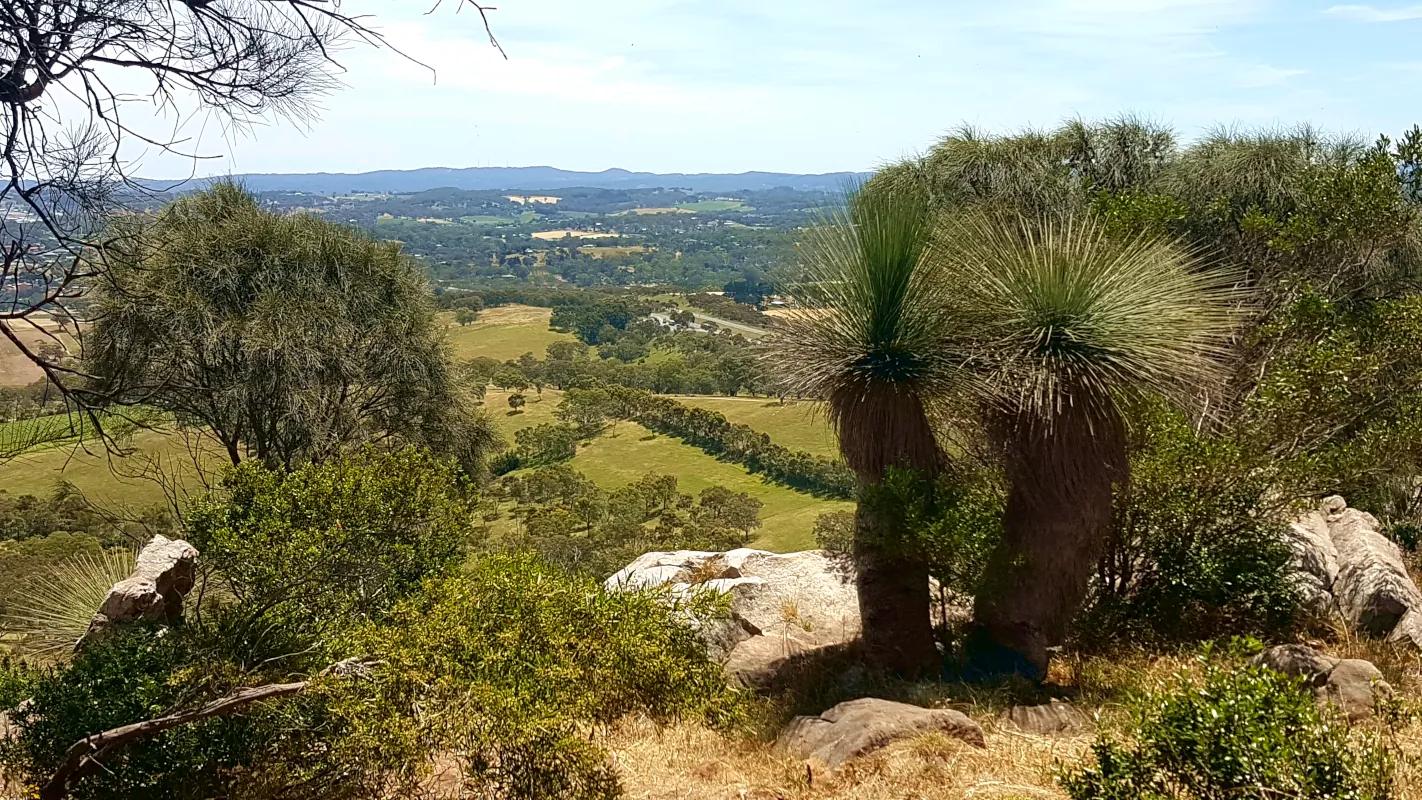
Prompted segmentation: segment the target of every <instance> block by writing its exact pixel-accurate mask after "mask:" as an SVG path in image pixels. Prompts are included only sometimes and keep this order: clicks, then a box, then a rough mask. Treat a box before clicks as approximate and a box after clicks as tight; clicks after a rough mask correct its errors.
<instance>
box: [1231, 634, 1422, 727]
mask: <svg viewBox="0 0 1422 800" xmlns="http://www.w3.org/2000/svg"><path fill="white" fill-rule="evenodd" d="M1254 664H1255V666H1260V667H1268V668H1269V669H1273V670H1277V671H1279V672H1282V673H1284V674H1286V675H1294V676H1299V677H1302V678H1304V681H1305V683H1306V684H1307V685H1308V686H1309V687H1311V689H1312V691H1313V695H1314V697H1315V698H1316V699H1317V700H1318V702H1319V703H1326V704H1331V705H1333V706H1336V707H1337V708H1338V709H1339V710H1341V711H1342V712H1343V713H1344V714H1345V715H1347V717H1348V719H1349V721H1351V722H1357V721H1358V720H1361V719H1366V718H1368V717H1370V716H1372V714H1373V711H1374V709H1375V708H1376V707H1377V703H1378V701H1379V700H1385V699H1387V698H1389V697H1392V696H1393V694H1394V692H1393V688H1392V686H1391V685H1389V684H1388V682H1387V681H1386V680H1384V679H1383V675H1382V673H1381V672H1379V671H1378V668H1377V667H1376V666H1374V665H1373V663H1372V662H1371V661H1363V660H1362V659H1357V658H1346V659H1337V658H1333V657H1331V656H1327V655H1324V654H1323V653H1320V652H1319V651H1317V650H1315V649H1313V648H1312V647H1308V646H1307V645H1301V644H1286V645H1279V646H1278V647H1271V648H1269V649H1268V650H1265V651H1264V652H1263V653H1260V654H1259V655H1257V656H1255V657H1254Z"/></svg>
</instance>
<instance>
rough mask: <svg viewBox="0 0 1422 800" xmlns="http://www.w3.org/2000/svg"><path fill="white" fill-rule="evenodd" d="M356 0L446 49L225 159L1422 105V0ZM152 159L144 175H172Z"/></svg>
mask: <svg viewBox="0 0 1422 800" xmlns="http://www.w3.org/2000/svg"><path fill="white" fill-rule="evenodd" d="M452 3H453V0H445V8H443V9H440V10H437V11H435V12H434V13H433V14H431V15H428V16H426V15H425V14H424V13H423V12H424V11H425V10H426V8H427V7H428V5H429V3H427V2H425V0H346V2H345V4H344V6H343V7H344V8H345V9H346V10H347V11H350V12H355V13H361V12H370V13H373V14H376V15H377V19H378V21H379V25H380V26H381V27H382V28H383V29H384V31H385V32H386V34H387V35H388V36H389V38H390V40H391V41H392V42H393V43H394V44H396V45H398V46H400V47H401V48H403V49H404V50H406V51H407V52H409V53H410V54H411V55H413V56H415V57H416V58H419V59H421V60H423V61H425V62H427V63H428V64H430V65H431V66H433V67H434V68H435V69H436V75H435V76H432V75H431V74H430V73H429V72H428V71H426V70H424V69H423V68H421V67H419V66H417V65H415V64H412V63H409V62H407V61H402V60H401V59H400V58H399V57H397V56H395V55H393V54H391V53H388V52H375V51H370V50H363V49H356V50H352V51H350V52H348V53H346V54H345V56H344V58H343V60H344V61H345V62H346V63H347V65H348V66H349V68H350V71H349V73H348V74H347V75H346V76H345V77H344V80H345V82H346V83H347V88H345V89H344V90H342V91H340V92H338V93H336V94H333V95H331V96H330V97H327V98H326V99H325V100H324V101H323V102H322V105H323V106H324V110H323V112H322V114H321V120H320V121H319V122H317V123H315V124H314V125H313V126H311V127H310V128H309V129H308V130H305V131H302V130H299V129H297V128H294V127H293V126H291V125H289V124H282V125H277V126H271V127H262V128H258V129H257V130H255V131H254V132H253V133H252V134H250V135H247V136H244V137H240V138H235V139H230V140H229V139H224V138H223V137H221V136H217V135H214V134H213V133H212V132H211V130H210V129H209V131H208V133H207V135H206V137H205V139H204V146H203V152H205V153H209V154H213V155H221V156H222V158H221V159H220V160H217V161H209V162H206V163H205V165H204V168H203V169H202V171H203V172H227V171H231V172H307V171H340V172H354V171H364V170H370V169H384V168H396V169H405V168H413V167H421V166H455V167H466V166H506V165H507V166H528V165H551V166H556V167H563V168H568V169H587V170H598V169H604V168H607V167H625V168H628V169H634V170H650V171H658V172H740V171H744V170H775V171H785V172H826V171H834V170H861V169H869V168H873V167H874V166H876V165H878V164H880V163H882V162H884V161H886V160H890V159H894V158H897V157H899V156H902V155H904V154H907V153H911V152H914V151H919V150H922V149H924V148H926V147H928V146H929V145H931V144H932V142H933V141H934V140H935V139H936V138H937V137H938V136H940V135H942V134H943V132H945V131H946V130H948V129H949V128H951V127H954V126H956V125H958V124H960V123H963V122H969V123H973V124H976V125H981V126H984V127H987V128H992V129H1013V128H1020V127H1023V126H1027V125H1051V124H1054V123H1057V122H1059V121H1060V120H1062V119H1064V118H1067V117H1071V116H1077V115H1080V116H1084V117H1098V116H1103V115H1114V114H1118V113H1121V112H1133V113H1136V114H1140V115H1145V116H1148V117H1152V118H1155V119H1158V120H1160V121H1163V122H1166V123H1168V124H1170V125H1171V126H1173V127H1174V128H1175V129H1176V130H1177V131H1178V132H1179V133H1180V134H1181V135H1182V136H1183V137H1185V138H1190V137H1192V136H1194V135H1197V134H1198V133H1199V132H1200V131H1201V130H1203V129H1204V128H1207V127H1209V126H1211V125H1214V124H1217V123H1225V124H1241V125H1247V126H1257V125H1276V124H1292V123H1296V122H1301V121H1309V122H1313V123H1315V124H1317V125H1319V126H1320V127H1323V128H1326V129H1330V130H1335V131H1348V132H1356V133H1362V134H1365V135H1367V136H1369V137H1371V136H1373V135H1374V134H1376V133H1377V132H1380V131H1382V132H1389V133H1397V132H1399V131H1400V130H1402V129H1404V128H1406V127H1409V126H1411V125H1412V124H1413V122H1422V109H1419V108H1418V107H1417V106H1416V100H1415V98H1416V97H1417V92H1416V90H1415V88H1414V85H1415V83H1416V82H1417V80H1418V79H1419V78H1422V56H1418V55H1414V51H1415V50H1416V48H1417V46H1418V42H1419V41H1422V4H1409V3H1406V2H1403V3H1398V2H1379V3H1376V4H1370V5H1339V4H1336V3H1332V2H1314V1H1313V0H996V2H968V1H967V0H939V1H938V2H910V1H909V0H896V1H894V2H882V1H881V2H872V3H863V2H849V0H604V1H603V2H589V0H499V1H498V2H497V5H498V6H499V9H498V10H497V11H496V12H493V13H492V15H491V17H492V20H493V24H494V27H495V31H496V33H497V34H498V35H499V38H500V40H501V42H502V43H503V45H504V48H505V50H506V51H507V52H508V55H509V59H508V60H507V61H504V60H502V59H501V58H499V57H498V55H497V53H495V52H494V51H493V50H491V48H490V47H489V46H488V44H487V39H486V38H485V37H484V34H483V31H482V27H481V26H480V24H479V22H478V17H477V16H476V15H474V14H473V13H471V12H470V11H469V10H467V9H466V10H465V11H464V12H462V13H460V14H455V13H454V12H453V11H452ZM161 165H162V162H160V161H156V160H152V161H145V164H144V169H143V172H144V173H145V174H156V173H160V172H161V173H164V174H172V172H173V170H172V169H162V168H161Z"/></svg>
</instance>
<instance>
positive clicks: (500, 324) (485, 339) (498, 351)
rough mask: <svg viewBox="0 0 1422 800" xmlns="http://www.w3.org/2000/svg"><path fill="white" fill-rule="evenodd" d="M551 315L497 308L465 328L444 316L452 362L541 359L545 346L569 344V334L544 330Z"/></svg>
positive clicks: (544, 310) (520, 308) (542, 310)
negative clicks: (526, 356) (531, 356)
mask: <svg viewBox="0 0 1422 800" xmlns="http://www.w3.org/2000/svg"><path fill="white" fill-rule="evenodd" d="M552 315H553V312H552V310H550V309H547V308H533V307H531V306H499V307H498V308H489V309H485V310H484V311H481V312H479V319H478V320H477V321H475V322H472V323H470V324H468V325H456V324H454V315H453V314H445V315H444V317H445V318H446V319H447V320H448V322H449V323H450V327H449V344H450V346H451V347H452V348H453V350H454V356H455V358H459V359H464V360H467V359H471V358H478V357H480V356H487V357H489V358H496V359H498V360H500V361H507V360H508V359H511V358H518V357H519V356H521V355H523V354H524V353H528V352H532V353H533V354H534V355H535V356H538V357H539V358H543V356H544V351H546V350H547V349H548V345H550V344H553V343H554V342H563V341H572V340H573V336H572V334H568V333H557V332H556V331H550V330H548V319H549V317H551V316H552Z"/></svg>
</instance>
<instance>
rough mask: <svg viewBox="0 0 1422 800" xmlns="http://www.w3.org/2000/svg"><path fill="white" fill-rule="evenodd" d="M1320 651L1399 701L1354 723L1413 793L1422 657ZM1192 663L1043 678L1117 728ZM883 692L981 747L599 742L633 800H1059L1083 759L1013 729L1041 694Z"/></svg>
mask: <svg viewBox="0 0 1422 800" xmlns="http://www.w3.org/2000/svg"><path fill="white" fill-rule="evenodd" d="M1315 644H1318V643H1315ZM1323 649H1325V650H1326V651H1328V652H1329V653H1330V654H1332V655H1335V656H1338V657H1341V658H1364V659H1367V660H1369V661H1372V662H1373V663H1374V664H1376V665H1377V666H1378V668H1379V669H1381V670H1382V671H1383V673H1384V674H1385V675H1386V676H1387V678H1388V680H1389V682H1391V683H1392V684H1393V686H1394V688H1396V689H1398V691H1399V692H1400V694H1401V696H1402V697H1403V698H1404V699H1403V700H1402V702H1401V709H1400V717H1399V718H1398V719H1396V720H1394V721H1393V722H1388V721H1387V720H1384V719H1380V718H1379V719H1374V720H1371V721H1368V722H1365V723H1360V724H1361V725H1363V726H1365V727H1366V728H1367V729H1368V730H1370V731H1373V732H1375V733H1377V734H1378V735H1379V736H1380V737H1381V739H1382V740H1383V741H1384V742H1386V743H1387V744H1388V746H1390V747H1391V748H1392V749H1393V751H1394V754H1395V756H1396V761H1397V766H1398V771H1397V778H1398V783H1397V787H1396V788H1397V794H1396V797H1397V798H1398V800H1422V723H1419V718H1422V654H1419V653H1418V652H1416V651H1415V650H1412V651H1409V650H1407V649H1405V648H1401V647H1394V646H1392V645H1388V644H1385V643H1382V642H1377V641H1371V640H1358V639H1347V640H1341V641H1338V642H1335V643H1329V644H1327V645H1324V647H1323ZM1212 658H1213V659H1214V660H1216V661H1219V660H1222V657H1221V656H1213V657H1212ZM1235 663H1240V664H1242V663H1243V662H1242V659H1241V660H1236V661H1235ZM1201 666H1202V661H1201V657H1200V654H1199V653H1185V652H1182V653H1178V654H1163V655H1150V654H1145V653H1139V652H1137V653H1124V654H1118V655H1113V656H1112V657H1109V658H1103V657H1090V658H1081V657H1071V656H1068V657H1066V658H1064V659H1061V660H1060V661H1059V662H1058V663H1057V664H1055V665H1054V667H1053V672H1052V675H1051V676H1050V677H1051V683H1052V684H1054V685H1055V687H1054V688H1055V690H1056V691H1057V692H1059V693H1061V694H1064V695H1066V696H1068V697H1071V698H1072V699H1073V702H1074V703H1075V705H1076V706H1077V707H1078V708H1079V709H1081V710H1082V711H1084V712H1086V713H1087V714H1088V715H1089V716H1092V717H1093V718H1094V720H1095V725H1096V727H1097V728H1098V729H1100V730H1109V731H1112V732H1114V733H1116V734H1117V735H1119V734H1120V733H1121V729H1122V728H1121V726H1122V725H1123V723H1124V722H1125V721H1126V714H1125V708H1126V706H1125V703H1126V700H1127V699H1128V698H1129V697H1130V696H1131V695H1132V694H1134V693H1136V692H1140V691H1144V690H1148V689H1155V688H1160V687H1163V686H1167V685H1170V684H1172V683H1173V682H1174V681H1175V679H1176V678H1177V676H1179V675H1180V674H1181V673H1182V672H1184V673H1187V674H1188V673H1195V672H1197V671H1198V670H1199V669H1200V667H1201ZM880 689H881V690H882V691H877V692H876V691H871V692H867V694H868V695H871V696H885V697H890V698H892V699H898V700H904V701H909V702H915V703H918V704H920V705H926V706H935V707H944V706H950V705H951V706H952V707H955V708H958V709H960V710H963V711H965V712H966V713H967V714H968V715H969V716H971V717H972V718H973V719H974V720H976V721H977V722H978V723H979V724H981V725H982V726H983V729H984V731H985V733H986V739H987V748H986V749H985V750H979V749H977V748H974V747H972V746H970V745H967V744H965V743H963V742H960V741H958V740H956V739H951V738H948V737H945V736H941V735H937V734H934V735H929V736H924V737H919V738H918V739H914V740H910V741H907V742H901V743H898V744H895V745H892V746H890V747H888V748H885V749H884V750H882V751H879V752H878V753H875V754H873V755H871V756H869V757H868V758H865V759H862V760H860V761H858V762H851V763H850V764H848V765H845V766H844V767H842V768H841V769H840V770H838V771H835V772H828V771H824V770H822V769H817V768H815V767H812V766H809V765H807V764H806V763H805V762H803V761H799V760H797V759H793V758H787V757H785V756H783V755H780V754H778V753H777V752H776V750H775V748H774V746H773V744H772V743H770V742H768V741H764V740H761V739H758V738H754V737H749V736H726V735H722V734H720V733H717V732H715V731H711V730H708V729H706V728H704V727H701V726H698V725H691V724H681V725H676V726H672V727H670V728H665V729H661V730H659V729H657V728H656V727H655V726H654V725H652V724H650V723H648V722H645V721H640V720H638V721H631V722H626V723H624V724H622V725H621V726H619V727H617V728H616V729H614V730H613V731H612V732H611V733H610V734H609V735H608V737H607V739H606V740H605V741H604V742H603V744H604V745H605V746H606V747H607V748H608V750H609V752H611V753H612V754H613V756H614V758H615V761H616V764H617V766H618V769H619V771H620V772H621V774H622V777H623V782H624V787H625V789H626V793H627V796H628V797H629V798H639V799H642V800H692V799H693V798H697V799H698V800H699V799H700V798H706V800H743V799H744V800H752V799H753V800H841V799H842V800H850V798H853V799H854V800H914V799H917V798H923V799H924V800H928V798H933V799H934V800H938V799H939V798H943V799H944V800H949V799H956V798H982V799H988V800H991V799H993V798H999V799H1005V798H1018V799H1019V800H1027V799H1029V798H1063V797H1065V796H1066V795H1065V793H1063V792H1062V791H1061V790H1060V788H1059V787H1058V786H1057V784H1056V782H1055V780H1054V778H1053V774H1054V770H1055V769H1056V768H1057V767H1058V766H1062V765H1072V764H1076V763H1079V762H1081V761H1082V760H1083V759H1085V758H1087V757H1088V756H1089V750H1090V746H1091V744H1092V742H1093V741H1094V735H1095V733H1094V731H1093V732H1085V733H1083V734H1081V735H1075V736H1066V737H1055V738H1053V737H1038V736H1029V735H1026V734H1023V733H1020V732H1018V731H1017V730H1015V728H1013V727H1012V726H1011V725H1010V724H1008V723H1006V722H1005V721H1004V720H1003V714H1004V712H1005V710H1006V708H1007V707H1009V706H1010V705H1012V704H1013V703H1014V702H1023V703H1030V702H1040V700H1034V699H1032V698H1030V697H1024V696H1022V695H1021V687H1010V686H1002V687H997V688H986V689H984V688H979V687H968V686H965V685H963V684H937V685H918V686H916V687H912V686H900V687H898V688H897V689H894V688H893V687H880ZM825 702H833V698H831V699H827V700H826V701H825Z"/></svg>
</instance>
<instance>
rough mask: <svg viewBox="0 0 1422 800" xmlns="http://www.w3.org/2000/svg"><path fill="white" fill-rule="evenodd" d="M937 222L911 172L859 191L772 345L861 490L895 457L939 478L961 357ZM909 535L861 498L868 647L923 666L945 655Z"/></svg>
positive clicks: (816, 255) (883, 658)
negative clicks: (935, 260) (820, 406)
mask: <svg viewBox="0 0 1422 800" xmlns="http://www.w3.org/2000/svg"><path fill="white" fill-rule="evenodd" d="M906 187H907V188H906ZM931 232H932V214H931V213H930V210H929V206H928V202H927V199H926V198H925V197H924V196H923V194H922V193H920V192H918V191H914V190H913V189H912V184H911V183H905V184H904V186H895V187H894V190H892V191H890V190H886V189H883V188H882V184H880V185H879V186H875V187H871V188H869V189H866V190H861V191H858V192H855V193H853V194H852V195H851V196H850V198H849V202H848V203H847V205H846V209H845V210H844V211H842V212H839V213H836V214H834V215H832V216H831V217H830V218H829V219H827V220H826V221H825V224H823V225H821V226H818V227H817V228H815V229H813V230H812V231H811V232H810V234H809V236H808V241H807V242H806V245H805V248H804V251H803V253H802V256H803V259H804V279H803V281H802V283H801V286H800V287H799V288H798V289H797V290H796V294H797V300H798V302H799V306H798V309H797V310H796V311H795V312H794V313H793V315H792V316H791V317H790V318H789V319H788V320H787V322H786V325H785V326H784V329H783V332H781V333H780V334H779V335H778V336H777V338H776V339H775V341H774V343H773V344H772V345H771V351H772V352H773V354H774V357H775V360H776V361H777V362H778V363H777V367H778V369H779V371H780V375H781V377H782V378H783V379H784V380H785V381H786V383H787V386H788V387H789V390H790V391H791V393H793V394H798V395H801V396H808V397H818V398H823V400H824V401H825V405H826V408H827V411H828V416H829V420H830V422H831V423H832V424H833V426H834V429H835V430H836V432H837V434H838V437H839V448H840V452H841V454H842V455H843V456H844V459H845V461H846V462H847V463H848V465H849V467H850V468H851V469H853V470H854V472H855V474H856V475H857V476H858V480H859V484H860V487H861V491H864V490H871V491H872V489H873V488H874V487H875V486H877V485H879V484H880V483H882V481H883V480H884V478H885V477H886V475H887V473H888V472H889V470H890V469H892V468H904V469H910V470H915V471H917V472H919V473H920V474H922V475H924V476H925V477H932V476H933V475H936V474H937V473H938V472H939V471H940V470H941V469H942V468H943V466H944V458H943V454H942V451H941V450H940V448H939V446H938V443H937V441H936V438H935V435H934V426H933V422H932V420H933V417H934V415H935V414H934V412H935V408H936V405H937V404H938V402H939V400H940V399H941V398H943V397H946V396H948V395H949V394H950V392H949V389H950V388H951V387H950V384H951V383H952V381H953V380H954V378H955V376H958V375H960V374H961V369H960V368H959V367H958V365H957V364H956V363H955V362H954V360H953V359H952V358H951V356H950V354H949V350H948V349H947V348H945V346H944V344H945V342H947V341H949V340H950V339H951V338H952V337H951V336H950V335H949V334H950V332H951V330H952V325H953V318H952V316H951V314H950V311H949V307H948V304H947V302H946V294H947V292H949V291H950V290H951V287H950V286H948V285H947V284H946V283H945V282H944V281H943V280H941V279H940V276H939V275H938V274H937V273H936V271H935V269H934V267H933V265H932V263H931V262H929V261H928V260H926V259H925V255H926V252H927V249H928V243H929V240H930V239H931ZM900 533H901V532H900V531H897V530H894V529H893V526H892V525H891V524H890V519H889V517H887V516H886V514H885V511H884V510H883V509H881V508H878V507H877V506H876V504H873V503H860V505H859V508H858V510H857V512H856V514H855V524H854V540H853V551H854V556H855V561H856V566H857V569H858V578H857V580H858V589H859V605H860V611H861V616H862V619H863V626H864V645H865V649H866V653H867V655H868V657H869V658H870V660H871V661H872V662H874V663H876V664H877V665H879V666H881V667H884V668H887V669H890V670H893V671H897V672H901V673H906V674H915V673H920V672H922V671H924V670H926V669H928V668H930V667H931V665H933V664H934V663H936V661H937V654H936V650H935V648H934V644H933V636H932V629H931V626H930V621H929V594H928V571H927V567H926V565H925V564H924V563H922V562H921V561H920V560H918V559H915V558H914V557H913V556H912V555H911V554H909V553H908V552H906V550H905V548H903V547H902V546H901V543H899V542H897V541H896V539H897V538H898V537H899V534H900Z"/></svg>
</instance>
